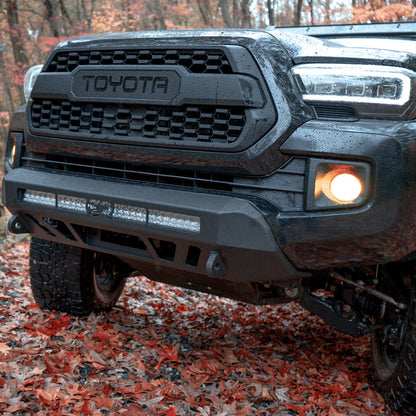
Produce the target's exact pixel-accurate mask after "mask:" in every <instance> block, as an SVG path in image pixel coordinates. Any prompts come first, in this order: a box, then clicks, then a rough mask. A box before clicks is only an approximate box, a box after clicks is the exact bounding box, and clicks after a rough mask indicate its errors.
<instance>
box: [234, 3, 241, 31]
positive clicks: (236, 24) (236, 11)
mask: <svg viewBox="0 0 416 416" xmlns="http://www.w3.org/2000/svg"><path fill="white" fill-rule="evenodd" d="M239 17H240V16H239V15H238V0H233V26H234V27H238V26H239V23H240V22H239V20H240V19H239Z"/></svg>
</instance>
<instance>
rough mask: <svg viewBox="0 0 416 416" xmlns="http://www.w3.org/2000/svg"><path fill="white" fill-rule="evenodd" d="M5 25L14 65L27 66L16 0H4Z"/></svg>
mask: <svg viewBox="0 0 416 416" xmlns="http://www.w3.org/2000/svg"><path fill="white" fill-rule="evenodd" d="M6 9H7V23H8V25H9V30H10V32H9V34H10V40H11V42H12V48H13V56H14V60H15V62H16V63H21V64H23V65H25V66H29V61H28V59H27V56H26V54H25V52H24V50H25V49H24V44H23V40H22V33H21V28H20V26H19V15H18V11H17V3H16V0H6Z"/></svg>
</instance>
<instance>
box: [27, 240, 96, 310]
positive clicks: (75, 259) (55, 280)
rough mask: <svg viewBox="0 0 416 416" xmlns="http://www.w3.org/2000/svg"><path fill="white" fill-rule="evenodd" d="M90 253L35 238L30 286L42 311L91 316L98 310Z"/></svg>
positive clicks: (31, 254)
mask: <svg viewBox="0 0 416 416" xmlns="http://www.w3.org/2000/svg"><path fill="white" fill-rule="evenodd" d="M88 255H89V252H88V251H86V250H83V249H81V248H79V247H73V246H69V245H66V244H60V243H55V242H51V241H46V240H41V239H38V238H32V241H31V245H30V262H29V270H30V284H31V287H32V293H33V297H34V299H35V301H36V303H37V304H38V305H39V307H40V308H41V309H49V310H56V311H60V312H66V313H69V314H71V315H76V316H84V315H88V314H89V313H91V312H92V310H93V309H94V299H93V298H94V296H93V292H92V290H91V272H90V270H88V268H89V267H90V265H89V263H91V262H90V261H89V259H88V258H87V257H88Z"/></svg>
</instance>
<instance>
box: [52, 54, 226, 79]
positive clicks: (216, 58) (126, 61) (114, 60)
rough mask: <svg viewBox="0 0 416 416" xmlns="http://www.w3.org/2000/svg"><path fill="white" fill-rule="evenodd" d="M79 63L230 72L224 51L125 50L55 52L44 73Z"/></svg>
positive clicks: (57, 70) (210, 72) (69, 68)
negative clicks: (169, 66)
mask: <svg viewBox="0 0 416 416" xmlns="http://www.w3.org/2000/svg"><path fill="white" fill-rule="evenodd" d="M80 65H83V66H85V65H181V66H184V67H185V68H188V69H189V70H190V71H191V72H194V73H200V74H205V73H207V74H231V73H232V68H231V64H230V62H229V60H228V58H227V57H226V55H225V53H224V52H223V51H222V50H191V49H123V50H101V51H75V52H56V54H55V55H54V56H53V58H52V60H51V61H50V63H49V65H48V67H47V68H46V70H45V72H71V71H72V70H74V69H75V68H77V67H78V66H80Z"/></svg>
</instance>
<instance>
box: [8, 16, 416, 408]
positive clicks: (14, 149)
mask: <svg viewBox="0 0 416 416" xmlns="http://www.w3.org/2000/svg"><path fill="white" fill-rule="evenodd" d="M24 89H25V96H26V103H25V104H24V105H23V106H22V107H20V108H18V109H17V110H16V112H15V113H14V115H13V117H12V120H11V123H10V133H9V136H8V141H7V148H6V154H5V166H6V175H5V176H4V182H3V199H4V202H5V205H6V206H7V208H8V209H9V210H10V211H11V213H12V214H13V216H12V218H11V219H10V221H9V225H8V226H9V230H10V231H11V232H13V233H30V234H31V235H32V239H31V254H30V281H31V287H32V292H33V296H34V298H35V300H36V302H37V304H38V305H39V306H40V307H41V308H46V309H50V310H57V311H63V312H67V313H70V314H74V315H86V314H89V313H90V312H92V311H99V310H109V309H110V308H111V307H112V306H113V305H114V304H115V303H116V302H117V300H118V298H119V296H120V294H121V292H122V290H123V286H124V284H125V281H126V278H127V277H128V276H129V275H130V274H131V273H132V272H133V271H138V272H140V273H142V274H144V275H145V276H147V277H148V278H150V279H152V280H156V281H160V282H166V283H169V284H173V285H177V286H180V287H186V288H190V289H194V290H198V291H202V292H207V293H211V294H215V295H219V296H225V297H229V298H232V299H236V300H239V301H243V302H250V303H253V304H259V305H264V304H279V303H286V302H291V301H296V302H299V303H300V304H301V305H302V306H303V307H305V308H306V309H307V310H309V311H311V312H312V313H314V314H316V315H318V316H320V317H321V318H322V319H323V320H325V321H326V322H327V323H328V324H329V325H331V326H332V327H334V328H336V329H338V330H340V331H343V332H345V333H347V334H350V335H352V336H362V335H365V334H370V336H371V350H372V364H373V374H374V383H375V384H376V385H377V387H378V388H379V390H380V391H381V393H382V394H383V395H384V397H385V398H386V400H387V401H388V403H389V404H390V405H391V407H392V408H393V409H394V410H397V411H400V412H402V413H403V414H409V415H414V414H416V391H415V387H416V315H415V313H416V256H415V253H416V123H415V119H416V24H415V23H408V24H379V25H376V24H373V25H352V26H348V25H347V26H345V25H344V26H343V25H340V26H332V27H330V26H320V27H303V28H300V27H298V28H273V27H271V28H268V29H267V30H190V31H161V32H139V33H119V34H105V35H93V36H85V37H79V38H74V39H71V40H68V41H64V42H61V43H60V44H58V45H57V46H56V47H55V48H54V49H53V50H52V51H51V53H50V55H49V57H48V59H47V60H46V62H45V63H44V64H43V65H38V66H35V67H33V68H31V69H30V70H29V71H28V73H27V74H26V77H25V87H24Z"/></svg>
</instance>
